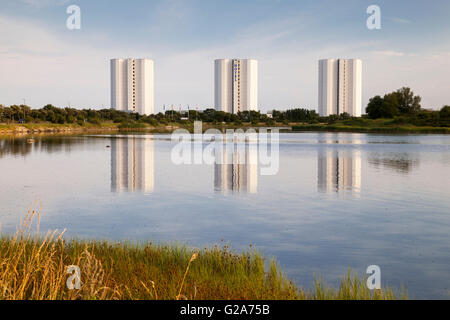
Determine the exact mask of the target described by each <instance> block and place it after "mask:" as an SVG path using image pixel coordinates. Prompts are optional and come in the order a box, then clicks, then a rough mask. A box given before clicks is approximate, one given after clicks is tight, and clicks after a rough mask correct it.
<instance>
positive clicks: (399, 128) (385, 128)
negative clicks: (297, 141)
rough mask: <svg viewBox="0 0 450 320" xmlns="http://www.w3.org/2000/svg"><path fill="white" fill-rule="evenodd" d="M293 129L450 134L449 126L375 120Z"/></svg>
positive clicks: (293, 129) (306, 125)
mask: <svg viewBox="0 0 450 320" xmlns="http://www.w3.org/2000/svg"><path fill="white" fill-rule="evenodd" d="M292 131H329V132H361V133H435V134H450V128H448V127H425V126H424V127H418V126H413V125H389V124H388V125H383V123H381V122H378V121H377V122H374V123H371V124H370V125H364V126H361V125H346V124H344V123H337V124H304V125H294V126H292Z"/></svg>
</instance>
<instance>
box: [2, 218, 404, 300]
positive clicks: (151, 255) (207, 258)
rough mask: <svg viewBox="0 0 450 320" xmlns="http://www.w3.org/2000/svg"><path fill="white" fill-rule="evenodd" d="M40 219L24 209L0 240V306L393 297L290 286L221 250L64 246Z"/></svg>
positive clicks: (353, 280) (253, 261) (347, 284)
mask: <svg viewBox="0 0 450 320" xmlns="http://www.w3.org/2000/svg"><path fill="white" fill-rule="evenodd" d="M33 221H36V222H37V230H39V222H40V214H39V212H37V211H29V212H28V214H27V216H26V217H25V219H24V220H23V221H22V222H21V223H20V227H19V228H18V231H17V232H16V234H15V235H14V236H12V237H3V238H0V300H74V299H81V300H113V299H121V300H135V299H136V300H138V299H140V300H141V299H149V300H155V299H156V300H159V299H164V300H167V299H169V300H175V299H176V300H180V299H185V300H194V299H198V300H204V299H210V300H260V299H266V300H291V299H293V300H297V299H341V300H345V299H396V298H397V296H396V295H395V294H394V293H393V291H392V290H389V289H384V290H378V291H370V290H368V289H367V288H366V286H365V282H364V281H362V280H360V279H358V278H357V277H352V276H351V274H350V272H349V274H348V275H347V276H346V277H345V278H344V279H343V280H342V281H341V285H340V287H339V288H338V289H333V288H328V287H325V286H324V285H323V283H322V281H316V285H315V287H314V288H313V289H310V290H304V289H300V288H297V287H296V286H295V285H294V284H293V283H292V282H291V281H289V280H288V279H287V278H286V277H285V276H284V275H283V273H282V272H281V271H279V267H278V266H277V264H276V263H275V262H274V261H272V262H271V263H270V266H269V269H268V271H267V270H266V269H267V268H266V261H265V260H264V259H263V258H262V257H261V256H260V255H259V254H258V253H257V252H245V253H242V254H235V253H232V252H230V251H229V249H228V247H227V246H225V247H223V248H219V247H218V246H215V247H214V248H212V249H208V248H205V249H203V250H196V251H192V250H189V249H188V248H186V247H178V246H162V245H153V244H151V243H149V244H146V245H138V244H129V243H110V242H99V241H77V240H71V241H66V240H65V239H64V238H63V235H64V231H62V232H58V231H54V232H49V233H47V234H46V235H45V236H44V237H41V236H39V232H37V233H36V234H33V233H32V232H31V229H32V225H33ZM73 265H75V266H79V268H80V271H81V287H80V289H79V290H69V289H68V287H67V285H66V281H67V279H68V277H69V276H70V274H67V269H68V267H69V266H73Z"/></svg>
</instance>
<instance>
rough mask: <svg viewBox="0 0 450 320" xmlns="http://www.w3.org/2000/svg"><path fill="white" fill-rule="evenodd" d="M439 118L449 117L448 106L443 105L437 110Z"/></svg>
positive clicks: (449, 108)
mask: <svg viewBox="0 0 450 320" xmlns="http://www.w3.org/2000/svg"><path fill="white" fill-rule="evenodd" d="M439 116H440V117H441V119H450V106H443V107H442V109H441V111H440V112H439Z"/></svg>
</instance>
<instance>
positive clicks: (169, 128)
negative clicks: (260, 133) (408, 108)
mask: <svg viewBox="0 0 450 320" xmlns="http://www.w3.org/2000/svg"><path fill="white" fill-rule="evenodd" d="M261 127H268V126H267V124H266V123H239V124H235V123H203V130H204V131H205V130H208V129H210V128H217V129H219V130H223V131H225V130H226V129H237V128H242V129H244V130H246V129H248V128H255V129H256V130H258V128H261ZM269 127H280V128H281V131H285V132H301V131H313V132H354V133H386V134H389V133H394V134H401V133H405V134H414V133H417V134H421V133H423V134H450V127H433V126H415V125H411V124H398V123H392V120H387V119H377V120H371V119H359V120H338V121H334V122H333V123H318V124H309V123H276V124H272V125H270V126H269ZM178 128H185V129H187V130H189V131H191V132H193V128H194V125H193V122H185V123H168V124H161V125H156V126H152V125H149V124H146V123H122V124H118V123H112V122H103V123H100V124H88V125H83V126H81V125H78V124H72V125H67V124H52V123H33V124H0V134H6V135H9V134H13V135H17V134H45V133H96V132H97V133H100V132H103V133H104V132H119V131H140V132H148V133H172V132H173V130H174V129H178Z"/></svg>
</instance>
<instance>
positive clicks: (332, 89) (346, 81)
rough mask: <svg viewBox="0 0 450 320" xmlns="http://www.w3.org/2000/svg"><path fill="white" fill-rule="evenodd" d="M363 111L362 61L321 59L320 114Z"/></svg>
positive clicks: (356, 115)
mask: <svg viewBox="0 0 450 320" xmlns="http://www.w3.org/2000/svg"><path fill="white" fill-rule="evenodd" d="M342 113H348V114H349V115H351V116H353V117H360V116H361V113H362V61H361V60H359V59H325V60H320V61H319V114H320V115H321V116H323V117H326V116H329V115H331V114H337V115H339V114H342Z"/></svg>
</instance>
